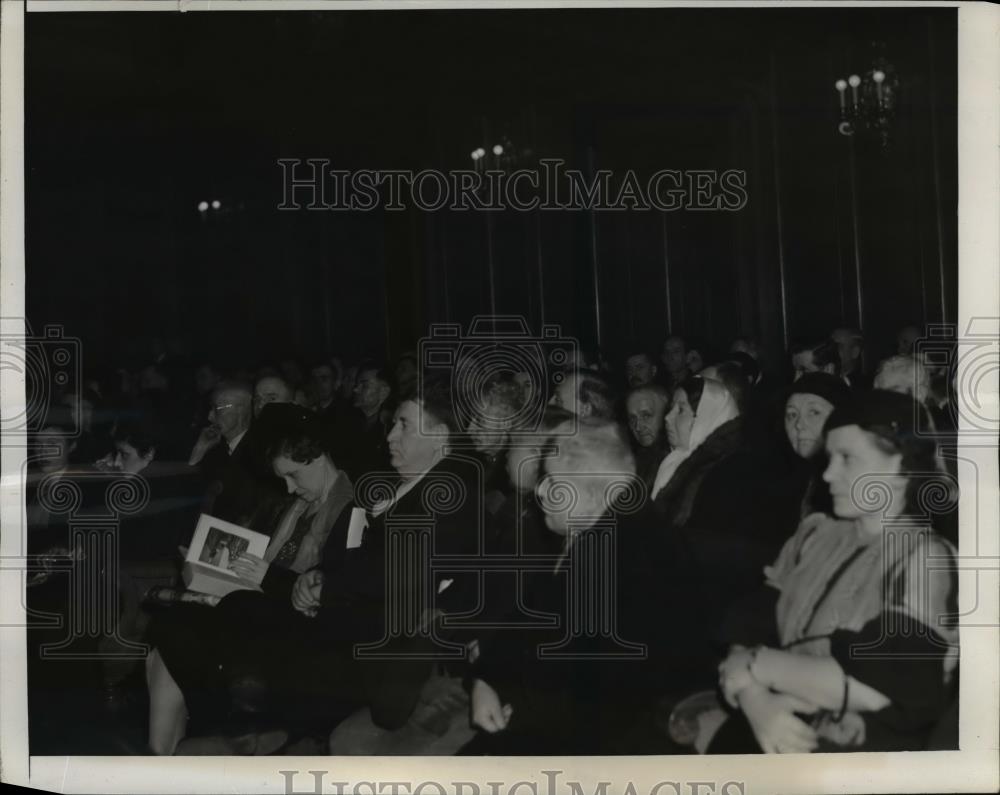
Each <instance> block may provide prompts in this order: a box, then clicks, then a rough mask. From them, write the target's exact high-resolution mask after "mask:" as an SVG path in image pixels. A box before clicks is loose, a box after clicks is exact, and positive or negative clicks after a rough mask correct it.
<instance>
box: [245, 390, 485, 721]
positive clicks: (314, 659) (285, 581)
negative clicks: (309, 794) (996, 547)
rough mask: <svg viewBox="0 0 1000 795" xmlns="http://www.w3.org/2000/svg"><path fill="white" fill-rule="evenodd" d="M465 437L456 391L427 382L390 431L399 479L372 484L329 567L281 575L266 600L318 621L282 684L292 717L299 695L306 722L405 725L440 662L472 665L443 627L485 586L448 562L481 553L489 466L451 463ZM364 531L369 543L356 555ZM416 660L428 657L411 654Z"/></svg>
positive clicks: (337, 537) (343, 526)
mask: <svg viewBox="0 0 1000 795" xmlns="http://www.w3.org/2000/svg"><path fill="white" fill-rule="evenodd" d="M455 430H456V424H455V420H454V415H453V412H452V407H451V401H450V391H449V389H448V387H447V384H446V383H444V382H435V383H426V382H425V383H423V384H421V388H420V390H419V391H417V390H416V389H414V390H412V391H411V392H410V393H409V394H408V395H406V396H404V399H403V400H402V401H401V402H400V405H399V406H398V407H397V409H396V412H395V415H394V417H393V425H392V429H391V430H390V432H389V435H388V444H389V455H390V460H391V464H392V467H393V469H394V470H395V471H396V473H397V476H395V477H386V475H385V474H384V473H374V474H372V475H369V476H368V477H367V478H365V477H362V478H361V480H360V481H359V482H358V483H357V488H356V492H355V494H356V498H357V500H356V501H357V503H358V505H357V506H356V507H355V508H354V510H353V511H345V512H344V513H343V515H342V516H341V518H340V520H338V522H337V523H336V525H335V526H334V528H333V530H332V531H331V534H330V538H329V539H328V541H327V545H326V549H325V555H324V564H323V565H322V566H321V567H319V568H316V569H313V570H311V571H308V572H305V573H304V574H302V575H299V576H298V577H297V578H292V577H290V576H288V573H287V572H281V571H279V570H276V569H274V567H272V569H271V570H269V572H268V575H267V577H265V579H264V582H263V583H262V587H263V588H264V590H265V592H267V593H269V594H271V595H273V596H277V597H279V599H281V600H287V601H285V604H288V602H289V601H290V603H291V605H292V607H294V609H295V610H296V611H298V613H300V614H302V615H303V616H307V617H309V618H311V619H312V621H314V622H315V624H312V626H311V627H310V628H309V630H308V633H307V634H308V635H309V636H310V637H311V638H312V639H313V640H312V641H310V643H311V645H312V646H313V653H312V654H311V655H310V656H308V657H306V656H304V655H299V654H295V653H294V652H292V653H290V654H289V661H290V662H289V664H290V665H291V666H293V667H292V668H290V670H289V671H288V672H287V673H288V674H289V675H288V676H285V675H283V674H278V675H273V676H272V678H273V679H280V680H283V682H284V683H285V684H292V680H293V678H294V687H292V688H291V689H285V690H284V692H282V694H281V696H280V698H282V699H284V700H285V705H286V709H288V711H290V712H291V713H293V714H294V713H295V712H296V706H295V704H294V702H295V700H296V699H299V701H300V706H301V713H302V714H306V713H313V714H314V715H315V714H316V713H317V712H319V713H325V714H328V715H336V714H337V712H338V711H339V710H340V709H344V710H345V711H350V708H352V707H356V706H359V705H360V704H362V703H367V704H368V705H369V706H370V707H371V710H372V717H373V720H374V722H375V723H376V724H377V725H379V726H383V727H386V728H395V727H398V726H401V725H403V723H405V721H406V719H407V718H408V716H409V715H410V713H411V712H412V710H413V707H414V706H415V704H416V701H417V698H418V696H419V695H420V689H421V687H422V685H423V683H424V682H425V680H426V679H427V678H428V677H429V676H430V675H431V673H432V669H433V662H434V658H435V657H443V656H445V655H447V656H450V657H452V658H453V659H457V660H458V661H461V644H460V642H459V641H455V640H451V641H449V640H448V639H446V638H445V637H444V636H443V635H442V634H441V632H440V627H439V625H438V623H437V619H438V618H440V616H441V615H442V614H447V613H462V612H471V611H472V610H473V609H474V608H475V600H476V597H477V587H476V582H475V581H474V575H470V574H467V573H466V574H463V573H460V572H450V571H448V569H447V567H446V566H445V567H443V568H439V565H440V564H439V561H440V560H441V559H442V558H445V557H446V556H449V555H451V556H455V555H467V556H468V555H475V554H476V553H477V551H478V550H479V549H480V548H481V546H480V545H481V538H482V536H483V531H482V522H483V511H482V507H481V504H480V503H481V483H479V482H478V478H477V472H478V470H477V467H476V466H475V464H474V463H473V462H472V461H469V460H465V459H463V458H461V457H459V456H449V455H447V448H448V443H449V439H450V436H451V434H452V433H453V432H454V431H455ZM362 506H363V507H362ZM358 523H361V524H363V525H364V526H365V528H364V531H363V535H362V537H361V543H360V545H358V546H352V548H347V545H348V544H352V545H353V544H354V543H356V539H354V538H352V537H351V536H352V529H356V528H357V526H358ZM432 557H433V560H432ZM292 623H298V624H300V625H302V626H304V624H302V622H301V621H300V620H298V619H296V621H295V622H292ZM310 623H312V622H310ZM317 644H318V645H317ZM449 644H450V645H449ZM295 646H296V647H297V646H298V641H295ZM365 647H367V648H365ZM415 654H419V655H421V656H422V657H423V659H416V660H414V659H406V658H405V656H404V655H406V656H409V657H412V656H413V655H415ZM292 673H294V677H292V676H291V674H292ZM303 683H307V684H303ZM289 707H290V709H289Z"/></svg>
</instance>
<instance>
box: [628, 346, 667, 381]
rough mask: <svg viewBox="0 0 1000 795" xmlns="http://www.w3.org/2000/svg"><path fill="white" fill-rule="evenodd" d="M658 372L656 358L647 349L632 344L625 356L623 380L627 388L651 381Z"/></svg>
mask: <svg viewBox="0 0 1000 795" xmlns="http://www.w3.org/2000/svg"><path fill="white" fill-rule="evenodd" d="M659 373H660V371H659V368H658V367H657V366H656V359H655V357H654V356H653V354H652V353H650V352H649V351H647V350H645V349H643V348H641V347H639V346H633V347H632V348H631V349H630V352H629V353H628V354H627V355H626V356H625V382H626V384H628V388H629V389H635V388H636V387H640V386H645V385H646V384H651V383H653V382H654V381H656V380H657V376H658V375H659Z"/></svg>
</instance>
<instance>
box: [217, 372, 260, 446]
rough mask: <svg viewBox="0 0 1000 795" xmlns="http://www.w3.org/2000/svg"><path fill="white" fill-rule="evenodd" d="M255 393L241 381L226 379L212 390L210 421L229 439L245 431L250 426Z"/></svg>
mask: <svg viewBox="0 0 1000 795" xmlns="http://www.w3.org/2000/svg"><path fill="white" fill-rule="evenodd" d="M252 404H253V393H252V392H251V391H250V387H249V386H247V385H246V384H244V383H242V382H239V381H224V382H223V383H220V384H219V385H218V386H217V387H216V388H215V389H214V390H213V391H212V410H211V411H209V413H208V419H209V422H211V423H212V424H213V425H215V426H216V427H217V428H218V429H219V433H221V434H222V436H223V437H225V439H226V440H227V441H232V440H233V439H235V438H236V437H238V436H240V435H241V434H243V433H245V432H246V430H247V428H249V427H250V415H251V407H252Z"/></svg>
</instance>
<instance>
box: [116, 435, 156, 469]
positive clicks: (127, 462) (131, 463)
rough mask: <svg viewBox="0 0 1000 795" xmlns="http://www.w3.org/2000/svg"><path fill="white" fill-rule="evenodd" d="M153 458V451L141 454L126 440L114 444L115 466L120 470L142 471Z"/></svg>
mask: <svg viewBox="0 0 1000 795" xmlns="http://www.w3.org/2000/svg"><path fill="white" fill-rule="evenodd" d="M152 460H153V452H152V451H150V452H148V453H146V455H141V454H140V453H139V451H138V450H136V449H135V447H134V446H133V445H130V444H129V443H128V442H118V443H117V444H115V468H116V469H119V470H121V471H122V472H131V473H132V474H138V473H139V472H142V470H144V469H145V468H146V467H147V466H149V462H150V461H152Z"/></svg>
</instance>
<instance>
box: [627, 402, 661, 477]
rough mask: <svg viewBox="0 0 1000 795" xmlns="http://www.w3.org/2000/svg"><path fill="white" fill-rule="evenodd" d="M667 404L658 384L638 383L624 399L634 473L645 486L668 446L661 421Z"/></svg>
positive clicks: (658, 465)
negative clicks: (633, 460)
mask: <svg viewBox="0 0 1000 795" xmlns="http://www.w3.org/2000/svg"><path fill="white" fill-rule="evenodd" d="M669 408H670V396H669V395H668V394H667V390H666V389H664V388H663V387H662V386H660V385H659V384H648V385H645V386H640V387H637V388H635V389H633V390H632V391H631V392H629V393H628V397H627V398H626V399H625V411H626V414H627V416H628V427H629V431H630V432H631V434H632V452H633V454H634V455H635V464H636V475H638V476H639V479H640V480H641V481H642V482H643V483H645V484H646V488H647V489H648V490H652V488H653V482H654V481H655V479H656V473H657V471H659V468H660V463H661V462H662V461H663V459H664V457H666V455H667V453H668V452H669V450H670V446H669V444H668V443H667V433H666V430H665V427H664V423H663V420H664V417H665V416H666V414H667V410H668V409H669Z"/></svg>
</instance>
